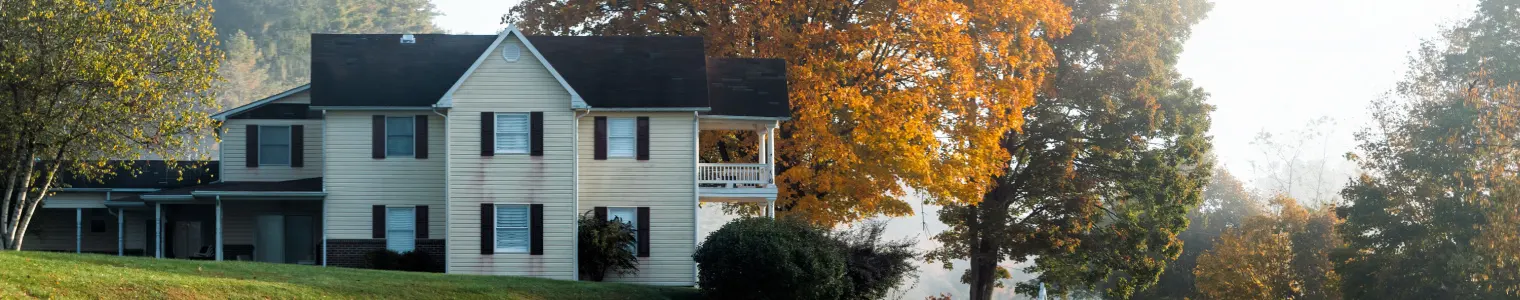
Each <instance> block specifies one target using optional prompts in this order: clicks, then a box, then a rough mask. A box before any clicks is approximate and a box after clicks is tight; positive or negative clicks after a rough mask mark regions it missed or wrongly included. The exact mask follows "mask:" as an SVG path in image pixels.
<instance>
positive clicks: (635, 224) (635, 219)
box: [607, 206, 643, 256]
mask: <svg viewBox="0 0 1520 300" xmlns="http://www.w3.org/2000/svg"><path fill="white" fill-rule="evenodd" d="M622 209H627V210H628V211H631V212H632V213H631V214H629V215H630V216H632V217H630V219H631V220H624V221H625V223H627V224H628V227H631V228H633V244H631V245H628V248H629V249H628V250H629V251H631V252H633V256H638V255H639V230H643V228H639V208H638V207H631V206H608V207H607V221H612V220H615V219H616V218H617V215H616V214H614V213H612V211H613V210H622Z"/></svg>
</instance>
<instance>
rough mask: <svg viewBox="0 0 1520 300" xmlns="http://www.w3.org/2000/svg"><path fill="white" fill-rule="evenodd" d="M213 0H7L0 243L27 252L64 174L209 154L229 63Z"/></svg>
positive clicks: (0, 45)
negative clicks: (224, 64) (201, 150)
mask: <svg viewBox="0 0 1520 300" xmlns="http://www.w3.org/2000/svg"><path fill="white" fill-rule="evenodd" d="M207 2H208V1H199V0H123V1H88V0H33V1H24V0H0V188H3V189H4V193H3V195H0V224H3V226H0V246H3V247H4V248H5V249H11V250H20V249H21V248H22V246H23V242H24V241H23V240H22V238H23V237H24V236H25V232H26V230H27V225H28V224H30V222H31V221H32V219H33V218H34V217H35V214H36V212H37V208H38V207H40V206H41V205H42V202H43V200H44V199H45V197H46V196H48V195H49V194H51V193H54V192H55V190H56V189H57V188H58V187H59V182H60V181H59V179H60V174H64V173H68V174H72V175H71V176H82V177H86V178H100V177H102V176H107V175H112V173H119V172H118V171H119V170H120V168H119V167H121V166H116V165H112V163H110V161H109V160H107V159H126V158H139V157H144V156H150V157H157V158H183V157H193V156H194V155H198V153H185V151H194V149H198V147H196V146H195V144H196V143H198V142H201V141H202V140H203V139H204V137H205V136H206V135H205V134H206V133H208V129H209V128H210V127H211V125H212V124H211V121H210V119H209V118H207V114H208V112H210V111H214V110H215V108H216V105H215V101H214V100H212V97H211V95H210V93H208V90H209V89H210V88H211V87H212V85H213V83H214V81H215V78H216V69H217V61H218V60H219V59H221V53H220V52H218V50H216V48H215V47H216V39H215V38H216V36H215V30H214V29H212V27H211V11H212V9H211V7H210V4H209V3H207ZM126 172H129V173H130V172H131V170H127V171H126ZM125 175H126V176H130V175H131V174H125Z"/></svg>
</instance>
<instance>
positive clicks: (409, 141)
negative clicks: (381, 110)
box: [385, 116, 417, 157]
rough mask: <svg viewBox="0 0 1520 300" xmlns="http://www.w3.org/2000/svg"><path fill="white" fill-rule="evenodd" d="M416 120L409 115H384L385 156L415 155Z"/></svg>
mask: <svg viewBox="0 0 1520 300" xmlns="http://www.w3.org/2000/svg"><path fill="white" fill-rule="evenodd" d="M416 121H417V119H416V118H414V117H411V116H402V117H385V156H387V157H389V156H413V155H416V153H415V150H416V149H417V148H416V147H415V145H414V144H415V143H416V142H417V132H416V131H417V127H416V124H415V123H413V122H416Z"/></svg>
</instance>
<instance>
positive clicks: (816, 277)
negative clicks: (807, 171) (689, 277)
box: [692, 218, 850, 299]
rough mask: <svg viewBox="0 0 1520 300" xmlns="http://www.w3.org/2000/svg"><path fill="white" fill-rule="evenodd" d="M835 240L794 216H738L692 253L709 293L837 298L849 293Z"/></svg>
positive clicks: (717, 295)
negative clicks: (792, 217) (781, 217)
mask: <svg viewBox="0 0 1520 300" xmlns="http://www.w3.org/2000/svg"><path fill="white" fill-rule="evenodd" d="M839 246H840V243H839V242H837V241H835V240H833V239H830V238H829V236H828V234H826V232H825V231H823V230H822V229H819V228H816V227H813V226H811V225H808V224H805V223H802V222H800V221H796V220H773V219H768V218H747V219H740V220H736V221H733V222H729V223H728V224H725V225H723V228H720V229H718V231H714V232H713V233H712V234H710V235H708V236H707V240H705V241H703V242H702V245H701V246H699V247H697V252H696V253H695V254H693V255H692V258H693V259H695V260H696V261H697V265H698V266H699V269H698V270H699V271H698V273H697V277H698V278H699V280H700V281H699V283H698V285H699V286H700V287H701V288H702V292H703V293H704V294H706V296H708V297H709V298H714V299H767V298H769V299H839V298H841V297H843V296H844V295H846V294H849V291H848V289H849V286H850V283H848V282H846V279H845V259H844V257H843V256H844V255H843V253H842V252H841V250H840V249H841V248H840V247H839Z"/></svg>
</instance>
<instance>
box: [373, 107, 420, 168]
mask: <svg viewBox="0 0 1520 300" xmlns="http://www.w3.org/2000/svg"><path fill="white" fill-rule="evenodd" d="M391 119H398V120H399V119H407V120H409V121H410V122H411V123H412V126H410V127H411V128H412V135H411V138H410V139H411V142H412V146H411V147H407V151H408V152H409V153H391V138H393V137H392V136H391ZM382 130H384V131H385V157H386V158H390V157H407V156H411V157H417V117H414V116H385V127H384V128H382Z"/></svg>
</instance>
